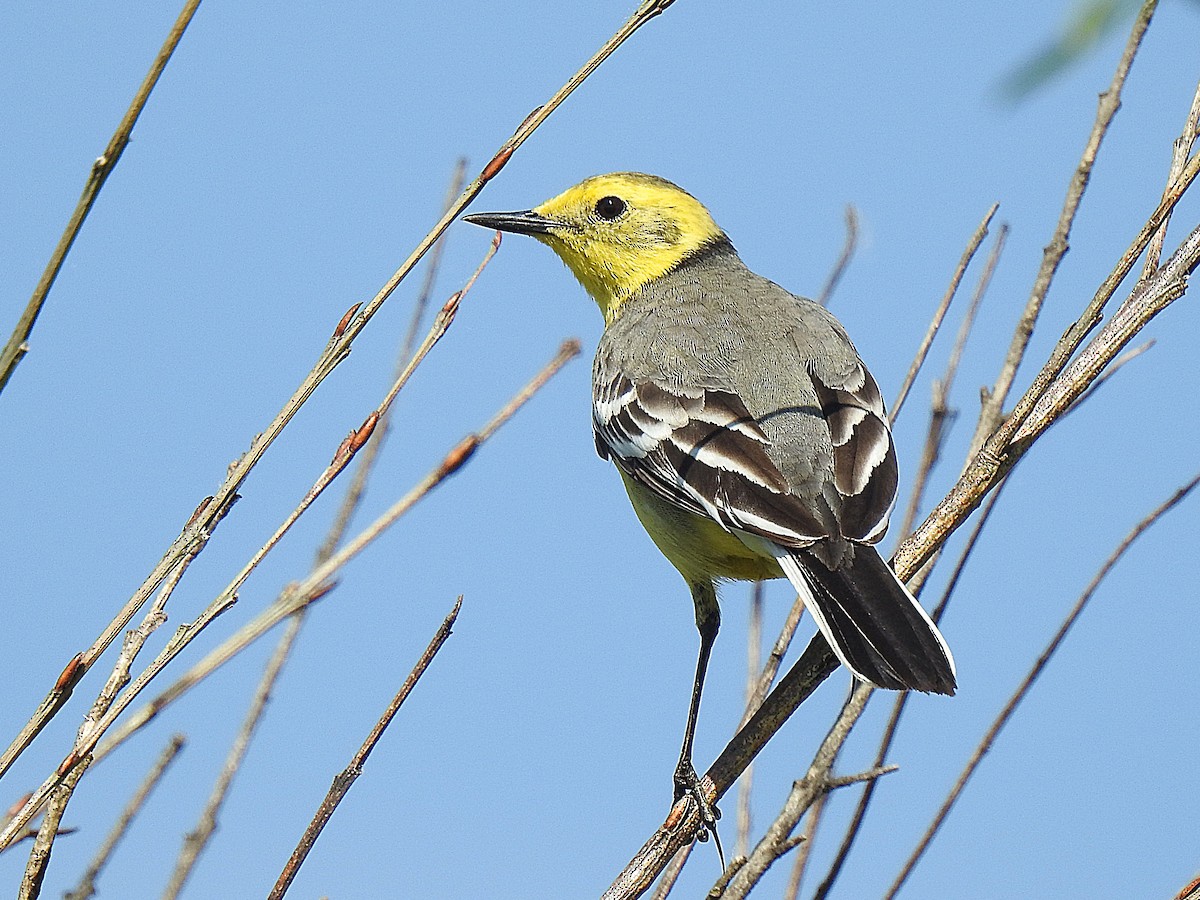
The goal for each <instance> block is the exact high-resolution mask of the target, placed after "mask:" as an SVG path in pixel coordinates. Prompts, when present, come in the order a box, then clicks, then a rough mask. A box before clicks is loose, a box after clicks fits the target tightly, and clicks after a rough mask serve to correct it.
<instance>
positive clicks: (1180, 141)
mask: <svg viewBox="0 0 1200 900" xmlns="http://www.w3.org/2000/svg"><path fill="white" fill-rule="evenodd" d="M1197 137H1200V84H1197V85H1196V93H1195V95H1194V96H1193V97H1192V106H1191V108H1190V109H1189V110H1188V114H1187V118H1186V119H1185V120H1184V123H1183V131H1182V132H1181V133H1180V135H1179V137H1177V138H1175V143H1174V144H1172V145H1171V168H1170V170H1169V171H1168V172H1167V186H1168V188H1169V187H1170V185H1171V184H1173V183H1174V182H1175V180H1176V179H1177V178H1179V176H1180V174H1181V173H1182V172H1183V167H1184V166H1186V165H1187V161H1188V155H1189V154H1190V153H1191V152H1192V146H1193V145H1194V144H1195V143H1196V139H1197ZM1169 222H1170V218H1169V217H1168V219H1167V220H1166V221H1164V222H1163V224H1162V226H1161V227H1160V228H1159V229H1158V231H1157V232H1156V233H1155V235H1154V237H1153V238H1152V239H1151V241H1150V246H1149V247H1148V248H1146V262H1145V263H1144V264H1143V265H1142V278H1141V280H1142V281H1145V280H1146V279H1148V278H1149V277H1150V276H1151V275H1153V274H1154V272H1155V271H1156V270H1157V269H1158V263H1159V260H1160V259H1162V250H1163V243H1164V242H1165V241H1166V239H1167V225H1168V224H1169Z"/></svg>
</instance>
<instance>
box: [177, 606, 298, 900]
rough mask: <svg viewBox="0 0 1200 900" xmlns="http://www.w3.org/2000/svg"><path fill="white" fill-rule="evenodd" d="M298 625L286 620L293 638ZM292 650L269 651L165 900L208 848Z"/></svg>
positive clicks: (282, 646)
mask: <svg viewBox="0 0 1200 900" xmlns="http://www.w3.org/2000/svg"><path fill="white" fill-rule="evenodd" d="M300 621H301V620H300V619H299V618H297V617H293V618H292V619H290V620H289V625H294V626H295V629H293V630H292V631H293V633H292V637H293V638H294V636H295V630H296V629H298V628H299V623H300ZM291 648H292V641H291V640H288V641H280V642H279V643H278V644H277V645H276V646H275V649H274V651H272V653H271V658H270V659H269V660H268V661H267V666H266V669H265V670H264V671H263V675H262V678H261V679H260V680H259V683H258V687H257V688H256V689H255V691H254V697H253V698H252V699H251V701H250V707H249V709H248V710H247V711H246V715H245V717H244V718H243V719H242V724H241V727H240V728H239V729H238V733H237V735H236V736H235V737H234V739H233V743H232V744H231V745H230V747H229V753H228V755H227V756H226V758H225V765H224V766H222V767H221V774H220V775H218V776H217V780H216V783H215V784H214V785H213V789H212V793H211V794H210V795H209V798H208V802H207V803H206V804H205V805H204V810H203V811H202V812H201V814H200V821H199V822H198V823H197V825H196V827H195V828H193V829H192V830H191V831H189V832H188V833H187V834H186V835H185V836H184V838H183V847H182V849H181V850H180V851H179V856H178V858H177V859H176V861H175V869H174V870H173V871H172V872H171V877H170V879H169V880H168V881H167V887H166V889H165V890H164V891H163V898H164V900H174V898H176V897H178V896H179V893H180V891H182V890H183V886H184V885H185V884H186V883H187V880H188V878H189V877H191V874H192V872H193V870H194V869H195V867H196V862H197V861H198V860H199V859H200V854H201V853H202V852H203V851H204V848H205V847H207V846H208V842H209V840H210V839H211V838H212V835H213V832H215V831H216V830H217V813H218V812H219V811H220V809H221V807H222V806H223V805H224V803H225V798H226V797H227V796H228V794H229V788H230V787H231V786H232V784H233V778H234V776H235V775H236V774H237V773H238V770H239V769H240V768H241V766H242V760H243V759H245V756H246V751H247V750H248V749H249V748H250V741H251V740H252V739H253V738H254V732H255V730H256V729H257V728H258V725H259V723H260V722H261V721H262V716H263V713H264V712H265V711H266V708H267V701H268V700H269V699H270V696H271V688H272V687H274V685H275V681H276V679H277V678H278V677H279V673H280V672H281V671H282V670H283V664H284V663H285V662H286V661H287V658H288V655H289V652H290V651H291Z"/></svg>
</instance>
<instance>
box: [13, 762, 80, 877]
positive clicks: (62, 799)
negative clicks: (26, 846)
mask: <svg viewBox="0 0 1200 900" xmlns="http://www.w3.org/2000/svg"><path fill="white" fill-rule="evenodd" d="M89 762H90V760H86V759H85V760H82V761H81V763H80V765H78V766H76V767H75V768H74V769H72V770H71V771H70V772H69V773H67V777H66V778H65V779H64V780H63V782H62V783H61V784H59V785H58V787H57V788H56V789H55V790H54V791H52V792H51V793H50V795H49V798H48V799H49V804H48V805H47V806H46V815H45V816H44V817H43V818H42V824H41V827H40V828H38V833H37V837H36V838H34V841H33V851H32V852H31V854H30V860H29V864H28V865H27V866H26V867H25V874H24V876H23V877H22V878H21V887H20V889H19V890H18V891H17V900H35V898H36V897H37V896H38V895H39V894H41V892H42V880H43V879H44V878H45V877H46V868H47V867H48V866H49V865H50V851H51V850H52V849H53V848H54V838H55V837H56V836H57V835H58V826H59V823H60V822H62V816H63V813H64V812H66V809H67V801H68V800H70V799H71V792H72V791H74V790H75V785H76V784H77V783H78V781H79V779H80V778H82V777H83V773H84V772H86V771H87V767H88V763H89Z"/></svg>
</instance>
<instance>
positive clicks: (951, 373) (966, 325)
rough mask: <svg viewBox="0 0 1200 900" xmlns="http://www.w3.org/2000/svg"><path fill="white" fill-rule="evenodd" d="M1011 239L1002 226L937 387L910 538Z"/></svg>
mask: <svg viewBox="0 0 1200 900" xmlns="http://www.w3.org/2000/svg"><path fill="white" fill-rule="evenodd" d="M1007 239H1008V226H1007V225H1001V226H1000V233H999V234H998V235H997V237H996V242H995V244H993V245H992V251H991V253H989V254H988V258H987V262H986V263H984V266H983V272H982V273H981V274H980V276H979V283H978V284H977V285H976V286H975V293H974V295H973V296H972V297H971V302H970V304H969V305H968V306H967V311H966V314H965V315H964V316H963V320H962V323H961V324H960V325H959V329H958V334H957V336H956V337H955V339H954V346H953V347H952V348H951V349H950V358H949V359H948V360H947V362H946V371H945V372H944V373H943V375H942V377H941V378H940V379H938V380H936V381H935V382H934V384H933V398H932V401H931V403H930V410H929V427H928V428H927V429H926V431H925V446H924V448H923V449H922V451H921V462H920V463H919V464H918V466H917V476H916V480H915V482H914V485H913V489H912V492H911V495H910V497H909V502H908V507H907V508H906V509H905V512H904V520H903V522H902V523H901V525H900V534H908V533H909V532H911V531H912V528H913V523H914V522H916V520H917V513H918V512H919V511H920V509H921V505H922V503H923V501H924V499H925V488H926V487H927V486H928V484H929V479H930V476H931V475H932V474H933V471H934V469H935V468H936V467H937V463H938V461H939V460H940V459H941V455H942V448H943V447H944V446H945V444H946V439H947V438H948V437H949V426H950V424H951V423H952V422H953V421H954V418H955V415H956V413H955V412H954V411H953V410H952V409H951V407H950V393H951V391H952V390H953V388H954V380H955V378H957V376H958V366H959V363H960V362H961V361H962V355H963V350H964V349H965V348H966V345H967V338H968V337H970V335H971V330H972V329H973V328H974V326H975V319H976V315H977V314H978V312H979V307H980V305H981V304H982V303H983V296H984V294H986V293H987V289H988V287H989V286H990V285H991V283H992V276H993V275H994V274H995V272H996V266H997V265H998V264H999V262H1000V254H1001V253H1003V252H1004V244H1005V242H1006V241H1007Z"/></svg>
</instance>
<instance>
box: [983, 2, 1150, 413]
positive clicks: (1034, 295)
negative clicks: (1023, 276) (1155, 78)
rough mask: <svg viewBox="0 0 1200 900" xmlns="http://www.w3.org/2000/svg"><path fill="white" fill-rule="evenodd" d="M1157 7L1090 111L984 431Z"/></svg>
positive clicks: (1142, 17)
mask: <svg viewBox="0 0 1200 900" xmlns="http://www.w3.org/2000/svg"><path fill="white" fill-rule="evenodd" d="M1157 7H1158V0H1147V2H1146V3H1144V4H1143V5H1142V8H1141V9H1140V10H1139V11H1138V14H1137V17H1136V18H1135V20H1134V23H1133V28H1132V30H1131V31H1130V34H1129V39H1128V40H1127V41H1126V43H1125V49H1124V50H1123V51H1122V53H1121V58H1120V60H1119V61H1118V62H1117V68H1116V71H1114V72H1113V77H1112V81H1111V82H1110V84H1109V87H1108V89H1107V90H1106V91H1104V92H1103V93H1102V94H1101V95H1100V98H1099V102H1098V104H1097V107H1096V119H1095V121H1094V123H1093V124H1092V130H1091V133H1090V134H1089V135H1088V139H1087V143H1086V144H1085V145H1084V149H1083V154H1082V155H1081V157H1080V159H1079V165H1078V166H1077V167H1076V169H1075V173H1074V174H1073V175H1072V176H1071V181H1070V184H1069V185H1068V187H1067V195H1066V198H1065V199H1064V201H1063V207H1062V210H1061V211H1060V213H1059V217H1058V223H1057V225H1055V228H1054V233H1053V235H1052V236H1051V238H1050V243H1049V244H1047V245H1046V248H1045V250H1044V251H1043V253H1042V265H1041V268H1040V269H1039V270H1038V274H1037V276H1036V277H1035V278H1034V282H1033V290H1032V291H1031V292H1030V296H1029V302H1028V303H1027V304H1026V307H1025V311H1024V313H1023V314H1022V316H1021V319H1020V321H1019V322H1018V325H1017V328H1016V331H1015V333H1014V334H1013V340H1012V344H1011V345H1010V346H1009V351H1008V356H1007V357H1006V364H1005V366H1004V368H1003V369H1002V370H1001V374H1000V378H999V379H997V382H996V388H995V390H994V391H993V392H992V394H991V395H990V396H988V397H986V398H985V400H984V416H983V419H984V420H986V421H988V423H989V428H988V430H989V431H991V430H992V429H993V428H994V427H995V426H996V425H997V424H999V421H1000V417H1001V410H1002V409H1003V407H1004V402H1005V399H1006V398H1007V396H1008V393H1009V391H1010V390H1011V389H1012V383H1013V380H1014V379H1015V378H1016V374H1017V368H1018V367H1019V365H1020V362H1021V360H1022V359H1023V358H1024V355H1025V351H1026V349H1027V348H1028V346H1029V338H1030V336H1031V335H1032V334H1033V329H1034V326H1035V325H1036V324H1037V320H1038V316H1039V315H1040V313H1041V309H1042V304H1043V302H1044V301H1045V298H1046V294H1047V293H1048V292H1049V290H1050V284H1051V282H1052V281H1053V280H1054V276H1055V274H1056V273H1057V272H1058V267H1059V264H1060V263H1061V262H1062V258H1063V257H1064V256H1065V255H1066V253H1067V249H1068V247H1069V246H1070V244H1069V238H1070V234H1071V227H1072V225H1073V223H1074V221H1075V215H1076V213H1077V212H1078V211H1079V204H1080V201H1081V200H1082V199H1083V192H1084V191H1085V190H1086V189H1087V185H1088V181H1089V180H1090V179H1091V175H1092V168H1093V166H1094V165H1095V162H1096V154H1097V153H1098V152H1099V151H1100V144H1101V143H1102V142H1103V140H1104V136H1105V135H1106V134H1107V133H1108V128H1109V125H1110V124H1111V123H1112V120H1113V117H1114V116H1115V115H1116V114H1117V110H1118V109H1120V108H1121V93H1122V90H1123V89H1124V86H1125V80H1126V78H1127V77H1128V75H1129V70H1130V67H1131V66H1132V65H1133V60H1134V57H1135V56H1136V55H1137V51H1138V48H1139V47H1140V46H1141V44H1142V38H1143V37H1144V36H1145V34H1146V29H1147V28H1149V27H1150V19H1151V18H1152V17H1153V16H1154V11H1155V9H1156V8H1157ZM1114 289H1115V287H1114ZM1063 362H1065V360H1063ZM1055 374H1057V373H1055ZM1047 383H1048V380H1047Z"/></svg>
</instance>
